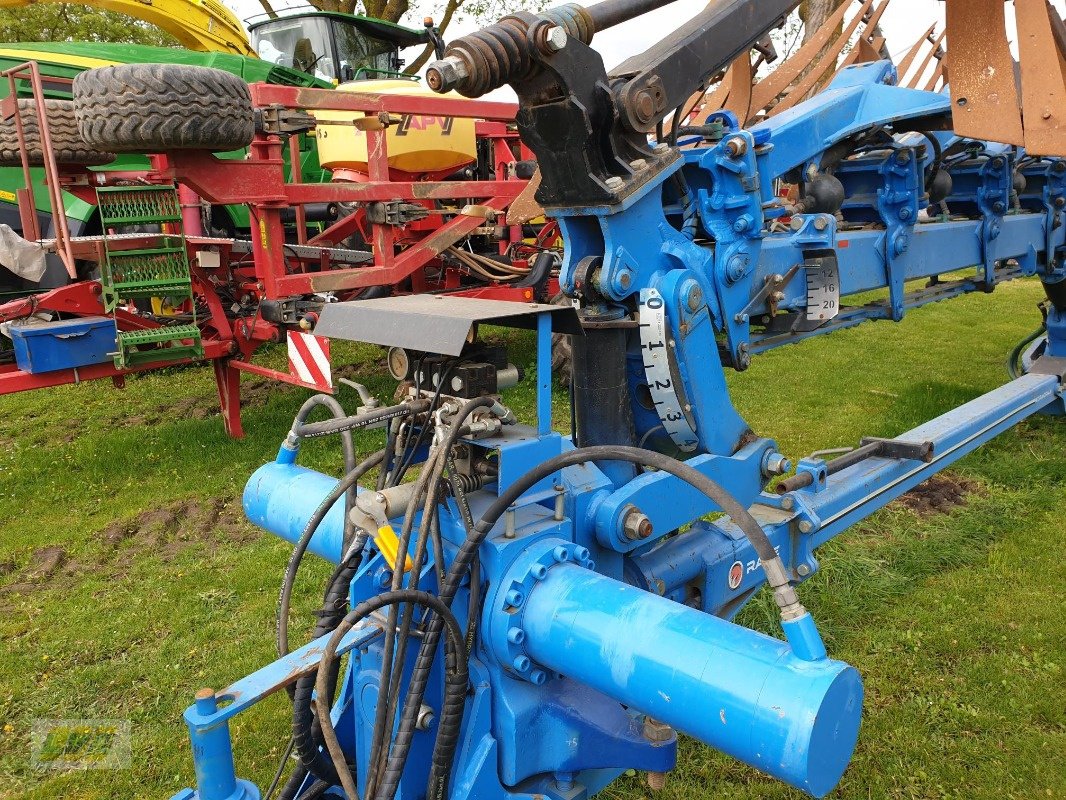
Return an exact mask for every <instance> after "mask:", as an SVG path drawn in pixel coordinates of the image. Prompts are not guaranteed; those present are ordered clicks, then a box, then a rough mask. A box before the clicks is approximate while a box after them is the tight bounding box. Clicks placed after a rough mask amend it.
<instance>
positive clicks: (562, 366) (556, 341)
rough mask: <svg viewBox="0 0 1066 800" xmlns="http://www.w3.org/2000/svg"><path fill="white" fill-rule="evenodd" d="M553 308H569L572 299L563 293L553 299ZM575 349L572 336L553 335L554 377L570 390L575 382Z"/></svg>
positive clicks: (565, 334)
mask: <svg viewBox="0 0 1066 800" xmlns="http://www.w3.org/2000/svg"><path fill="white" fill-rule="evenodd" d="M551 303H552V305H553V306H568V305H570V298H569V297H567V296H566V295H565V294H562V293H561V292H560V293H559V294H557V295H556V296H555V297H553V298H552V299H551ZM573 371H574V348H573V345H572V344H571V342H570V334H568V333H553V334H552V377H554V378H555V382H556V383H558V384H559V385H560V386H563V387H566V388H569V387H570V383H571V381H572V380H573Z"/></svg>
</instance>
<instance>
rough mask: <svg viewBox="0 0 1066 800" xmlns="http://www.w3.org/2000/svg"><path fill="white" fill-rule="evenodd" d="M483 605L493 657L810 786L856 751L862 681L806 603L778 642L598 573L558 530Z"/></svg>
mask: <svg viewBox="0 0 1066 800" xmlns="http://www.w3.org/2000/svg"><path fill="white" fill-rule="evenodd" d="M487 603H489V605H487V613H488V615H489V616H487V618H486V619H487V627H486V637H487V642H488V644H489V646H490V647H491V648H492V652H493V653H494V655H495V657H496V658H497V660H498V661H499V662H500V663H501V664H502V665H503V667H504V668H505V669H507V670H508V671H509V672H510V673H511V674H512V675H513V676H515V677H517V678H519V679H525V680H527V681H528V682H530V683H532V684H533V685H534V686H543V691H552V688H553V686H552V684H553V680H554V679H553V678H552V677H551V676H552V675H554V674H561V675H563V676H565V678H568V679H570V680H574V681H577V682H579V683H582V684H585V685H586V686H589V687H591V688H593V689H596V690H597V691H599V692H602V693H603V694H606V695H608V696H610V697H612V698H614V699H615V700H617V701H618V702H619V703H622V704H624V705H626V706H628V707H629V708H631V709H634V710H636V711H639V712H641V713H644V714H646V715H648V716H650V717H651V718H652V719H655V720H657V721H659V722H661V723H663V724H665V725H669V726H670V727H672V728H674V729H676V730H677V731H680V732H683V733H687V734H689V735H690V736H694V737H696V738H698V739H699V740H701V741H702V742H705V743H706V744H708V745H710V746H712V747H714V748H716V749H718V750H721V751H722V752H724V753H727V754H728V755H731V756H733V757H734V758H737V759H739V760H741V761H743V762H745V763H747V764H750V765H751V766H753V767H755V768H757V769H759V770H762V771H763V772H765V773H767V774H769V775H772V776H774V777H775V778H778V779H779V780H782V781H784V782H785V783H788V784H789V785H791V786H794V787H796V788H798V789H801V790H803V791H805V792H807V793H809V794H811V795H814V796H815V797H822V796H824V795H825V794H827V793H828V792H829V791H831V790H832V789H833V787H834V786H835V785H836V784H837V782H838V781H839V780H840V777H841V775H843V773H844V770H845V768H846V767H847V764H848V761H849V760H850V759H851V754H852V751H853V750H854V747H855V742H856V739H857V737H858V732H859V723H860V717H861V710H862V695H863V691H862V680H861V678H860V677H859V673H858V672H857V671H856V670H855V668H854V667H851V666H849V665H848V664H845V663H843V662H840V661H836V660H833V659H830V658H827V657H826V654H825V649H824V647H822V646H821V639H820V638H819V637H818V635H817V631H816V630H815V629H814V623H813V620H811V618H810V615H809V614H807V613H806V612H805V611H804V612H802V613H800V614H799V616H796V617H795V618H793V619H790V620H788V621H787V622H785V623H784V624H785V631H786V634H787V636H788V643H786V642H782V641H780V640H779V639H775V638H772V637H769V636H766V635H764V634H761V633H758V632H756V631H753V630H750V629H748V628H744V627H741V626H739V625H735V624H733V623H731V622H728V621H727V620H724V619H721V618H719V617H715V616H712V615H710V614H706V613H704V612H702V611H699V610H696V609H693V608H690V607H688V606H685V605H682V604H681V603H676V602H674V601H672V600H669V599H667V598H664V597H660V596H658V595H654V594H652V593H650V592H646V591H644V590H642V589H638V588H636V587H634V586H630V585H627V584H624V583H621V582H619V581H616V580H614V579H612V578H609V577H606V576H604V575H600V574H598V573H596V572H595V571H593V568H592V565H591V562H589V561H588V552H587V551H586V550H585V548H582V547H580V546H577V545H574V544H573V543H566V542H562V541H560V540H542V541H541V542H538V543H536V544H535V545H533V546H532V547H530V548H528V549H527V551H526V552H524V553H523V554H521V555H520V556H518V558H517V559H516V560H515V562H514V564H513V565H512V566H511V567H510V568H509V569H508V571H507V573H506V575H505V577H504V580H502V581H501V582H500V583H499V585H498V586H497V587H496V589H495V591H494V592H493V593H492V594H491V595H490V598H487Z"/></svg>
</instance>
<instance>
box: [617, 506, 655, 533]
mask: <svg viewBox="0 0 1066 800" xmlns="http://www.w3.org/2000/svg"><path fill="white" fill-rule="evenodd" d="M652 531H653V527H652V524H651V520H650V519H648V517H647V515H646V514H645V513H644V512H643V511H641V510H640V509H639V508H637V507H636V506H633V507H632V508H630V509H629V511H627V512H626V515H625V518H624V519H623V520H622V533H623V535H624V536H625V537H626V538H627V539H629V541H631V542H632V541H636V540H637V539H647V538H648V537H649V536H651V534H652Z"/></svg>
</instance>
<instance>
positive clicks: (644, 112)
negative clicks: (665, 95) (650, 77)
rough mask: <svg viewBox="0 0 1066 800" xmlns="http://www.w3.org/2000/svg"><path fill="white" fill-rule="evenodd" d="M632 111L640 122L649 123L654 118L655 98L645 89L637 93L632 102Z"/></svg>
mask: <svg viewBox="0 0 1066 800" xmlns="http://www.w3.org/2000/svg"><path fill="white" fill-rule="evenodd" d="M633 111H634V112H636V115H637V119H638V120H640V121H641V122H651V121H652V119H653V118H654V117H655V96H654V95H653V94H652V93H651V92H650V91H649V90H647V89H643V90H641V91H640V92H638V93H637V96H636V97H635V98H634V100H633Z"/></svg>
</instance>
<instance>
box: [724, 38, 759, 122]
mask: <svg viewBox="0 0 1066 800" xmlns="http://www.w3.org/2000/svg"><path fill="white" fill-rule="evenodd" d="M754 77H755V76H754V74H753V71H752V66H751V53H743V54H741V55H740V56H739V57H737V58H736V59H735V60H734V61H733V64H732V66H730V67H729V75H728V81H729V97H728V98H727V99H726V101H725V106H723V108H725V110H726V111H732V112H733V113H734V114H736V115H737V119H738V120H740V124H741V125H743V124H744V123H745V122H746V121H747V119H748V114H749V112H750V111H751V82H752V80H753V79H754Z"/></svg>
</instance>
